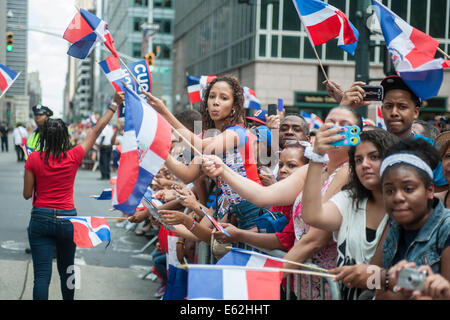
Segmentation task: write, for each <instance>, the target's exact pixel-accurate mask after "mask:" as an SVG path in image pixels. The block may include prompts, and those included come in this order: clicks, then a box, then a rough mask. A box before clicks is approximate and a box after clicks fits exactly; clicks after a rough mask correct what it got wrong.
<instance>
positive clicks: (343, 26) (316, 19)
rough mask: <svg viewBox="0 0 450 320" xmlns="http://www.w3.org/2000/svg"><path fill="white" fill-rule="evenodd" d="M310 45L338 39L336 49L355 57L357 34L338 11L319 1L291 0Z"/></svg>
mask: <svg viewBox="0 0 450 320" xmlns="http://www.w3.org/2000/svg"><path fill="white" fill-rule="evenodd" d="M292 1H293V3H294V6H295V8H296V9H297V13H298V15H299V16H300V20H301V21H302V23H303V25H304V26H305V29H306V32H307V34H308V38H309V40H310V41H311V45H312V46H313V48H314V46H317V45H321V44H323V43H326V42H328V41H330V40H332V39H335V38H337V39H338V47H339V48H341V49H342V50H344V51H346V52H348V53H350V54H351V55H355V51H356V46H357V44H358V38H359V32H358V30H357V29H356V28H355V26H354V25H353V24H352V23H351V22H350V20H348V18H347V16H346V15H345V14H344V13H343V12H342V11H341V10H339V9H337V8H335V7H333V6H332V5H330V4H327V3H325V2H323V1H319V0H292Z"/></svg>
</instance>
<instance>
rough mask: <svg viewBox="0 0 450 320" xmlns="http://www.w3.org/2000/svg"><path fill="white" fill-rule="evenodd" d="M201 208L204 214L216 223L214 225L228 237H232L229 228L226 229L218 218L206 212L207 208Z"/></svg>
mask: <svg viewBox="0 0 450 320" xmlns="http://www.w3.org/2000/svg"><path fill="white" fill-rule="evenodd" d="M200 209H202V212H203V214H204V215H205V216H206V217H207V218H208V220H209V221H211V223H212V224H213V225H214V227H216V229H217V230H219V231H221V232H223V233H225V234H226V235H227V236H228V237H231V236H230V234H229V233H228V231H227V230H225V229H224V228H223V227H222V226H221V225H220V224H219V223H218V222H217V221H216V219H214V218H213V217H211V216H210V215H209V214H207V213H206V212H205V210H203V208H202V207H200Z"/></svg>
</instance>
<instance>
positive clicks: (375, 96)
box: [361, 86, 384, 101]
mask: <svg viewBox="0 0 450 320" xmlns="http://www.w3.org/2000/svg"><path fill="white" fill-rule="evenodd" d="M361 88H363V90H364V91H365V92H366V96H365V97H364V101H382V100H383V98H384V90H383V87H382V86H361Z"/></svg>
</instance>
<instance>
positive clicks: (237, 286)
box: [188, 248, 285, 300]
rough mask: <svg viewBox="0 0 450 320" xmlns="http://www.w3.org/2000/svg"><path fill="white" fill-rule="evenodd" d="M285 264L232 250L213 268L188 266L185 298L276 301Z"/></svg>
mask: <svg viewBox="0 0 450 320" xmlns="http://www.w3.org/2000/svg"><path fill="white" fill-rule="evenodd" d="M284 262H285V260H283V259H278V258H274V257H270V256H268V255H264V254H261V253H257V252H253V251H248V250H243V249H237V248H232V249H231V251H230V252H228V253H227V254H226V255H225V256H224V257H223V258H222V259H220V260H219V261H218V262H217V264H216V265H215V266H208V265H204V266H203V267H204V268H202V265H194V266H192V268H191V266H189V272H188V299H199V300H202V299H217V300H236V299H237V300H279V299H280V285H281V278H282V273H281V272H280V271H278V270H279V268H282V267H283V263H284ZM266 268H267V270H264V269H266Z"/></svg>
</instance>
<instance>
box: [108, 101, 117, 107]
mask: <svg viewBox="0 0 450 320" xmlns="http://www.w3.org/2000/svg"><path fill="white" fill-rule="evenodd" d="M109 105H110V106H114V107H118V106H119V105H118V104H117V103H116V102H115V101H114V100H113V101H111V103H110V104H109Z"/></svg>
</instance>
